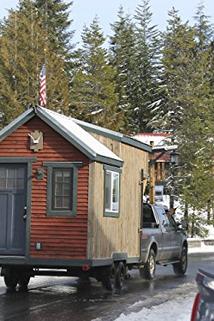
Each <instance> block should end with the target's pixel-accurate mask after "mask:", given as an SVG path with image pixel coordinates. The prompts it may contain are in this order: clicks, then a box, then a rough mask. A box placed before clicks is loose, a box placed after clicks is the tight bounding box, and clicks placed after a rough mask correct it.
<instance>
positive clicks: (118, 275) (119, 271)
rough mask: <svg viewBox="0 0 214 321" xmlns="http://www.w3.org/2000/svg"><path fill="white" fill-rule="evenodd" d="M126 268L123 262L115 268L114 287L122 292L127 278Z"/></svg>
mask: <svg viewBox="0 0 214 321" xmlns="http://www.w3.org/2000/svg"><path fill="white" fill-rule="evenodd" d="M124 272H125V267H124V264H123V262H119V264H118V265H117V266H116V267H115V274H114V287H115V289H117V290H121V289H122V287H123V280H124V276H125V273H124Z"/></svg>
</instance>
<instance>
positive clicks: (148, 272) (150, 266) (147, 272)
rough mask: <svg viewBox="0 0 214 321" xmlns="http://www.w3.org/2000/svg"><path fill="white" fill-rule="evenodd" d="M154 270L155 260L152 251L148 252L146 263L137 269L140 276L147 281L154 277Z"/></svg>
mask: <svg viewBox="0 0 214 321" xmlns="http://www.w3.org/2000/svg"><path fill="white" fill-rule="evenodd" d="M155 270H156V260H155V252H154V250H153V249H151V250H150V252H149V256H148V259H147V262H146V263H145V265H144V267H143V268H141V267H140V268H139V272H140V276H141V277H142V278H145V279H147V280H152V279H154V277H155Z"/></svg>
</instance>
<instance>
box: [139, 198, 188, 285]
mask: <svg viewBox="0 0 214 321" xmlns="http://www.w3.org/2000/svg"><path fill="white" fill-rule="evenodd" d="M141 231H142V235H141V238H142V239H141V261H142V266H141V267H140V272H141V274H142V276H143V277H146V278H148V279H152V278H153V277H154V275H155V268H156V264H161V265H168V264H172V266H173V269H174V272H175V273H176V274H178V275H183V274H185V272H186V269H187V249H188V246H187V237H186V234H185V231H184V230H183V229H182V228H181V227H180V226H179V225H178V224H177V223H176V221H175V220H174V218H173V215H172V214H171V213H170V212H169V211H166V209H165V208H164V207H163V206H157V205H151V204H149V203H144V204H143V209H142V218H141Z"/></svg>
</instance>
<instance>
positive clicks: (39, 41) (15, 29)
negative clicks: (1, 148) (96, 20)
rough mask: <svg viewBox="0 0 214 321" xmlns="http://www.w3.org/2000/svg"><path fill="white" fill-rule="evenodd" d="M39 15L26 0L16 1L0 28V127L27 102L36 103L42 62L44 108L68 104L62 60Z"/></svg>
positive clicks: (66, 107)
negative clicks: (18, 4) (0, 114)
mask: <svg viewBox="0 0 214 321" xmlns="http://www.w3.org/2000/svg"><path fill="white" fill-rule="evenodd" d="M44 34H45V31H44V29H43V25H42V21H41V18H40V16H39V14H38V11H36V10H35V7H34V6H33V4H32V1H30V0H24V1H20V8H19V9H18V10H15V11H14V10H11V11H10V12H9V16H8V18H7V19H5V20H4V21H3V23H2V24H1V27H0V110H1V112H2V114H3V118H2V124H1V126H3V125H5V124H7V123H8V122H10V121H11V120H12V119H13V118H14V117H16V116H17V115H18V114H20V113H21V112H22V111H23V110H24V109H25V108H26V106H27V105H29V104H33V105H35V104H38V92H39V73H40V70H41V67H42V65H43V64H44V62H45V61H46V68H47V98H48V107H49V108H51V109H55V110H62V111H65V112H66V110H67V109H68V106H69V98H70V97H69V87H68V85H69V82H68V78H67V75H66V74H65V71H64V70H65V62H64V59H63V58H62V57H61V56H60V55H57V54H56V53H55V52H54V50H53V48H52V44H51V43H50V42H49V41H48V39H46V38H45V37H44Z"/></svg>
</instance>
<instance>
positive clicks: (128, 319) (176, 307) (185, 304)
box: [115, 293, 195, 321]
mask: <svg viewBox="0 0 214 321" xmlns="http://www.w3.org/2000/svg"><path fill="white" fill-rule="evenodd" d="M194 297H195V293H192V294H189V295H188V297H187V296H185V297H179V298H178V299H174V300H171V301H167V302H165V303H162V304H160V305H157V306H154V307H152V308H151V309H148V308H143V309H142V310H140V311H139V312H131V313H130V314H128V315H124V314H123V313H122V314H121V315H120V316H119V318H117V319H116V320H115V321H172V320H173V321H189V320H190V316H191V310H192V304H193V301H194ZM135 305H136V303H135Z"/></svg>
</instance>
